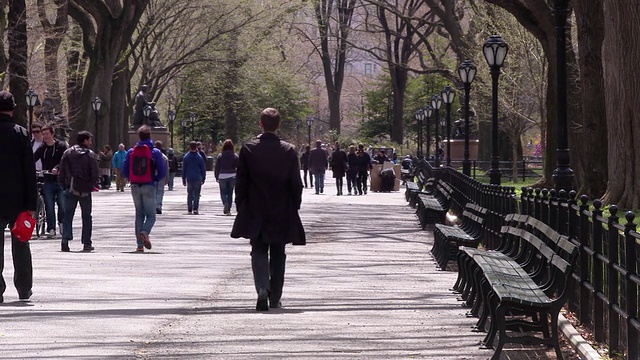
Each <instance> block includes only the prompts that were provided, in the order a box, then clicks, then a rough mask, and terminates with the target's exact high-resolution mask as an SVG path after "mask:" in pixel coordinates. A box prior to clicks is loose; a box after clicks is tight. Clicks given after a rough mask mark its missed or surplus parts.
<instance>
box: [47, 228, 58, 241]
mask: <svg viewBox="0 0 640 360" xmlns="http://www.w3.org/2000/svg"><path fill="white" fill-rule="evenodd" d="M55 236H56V231H55V230H53V229H51V230H49V232H48V233H47V237H48V238H49V239H52V238H54V237H55Z"/></svg>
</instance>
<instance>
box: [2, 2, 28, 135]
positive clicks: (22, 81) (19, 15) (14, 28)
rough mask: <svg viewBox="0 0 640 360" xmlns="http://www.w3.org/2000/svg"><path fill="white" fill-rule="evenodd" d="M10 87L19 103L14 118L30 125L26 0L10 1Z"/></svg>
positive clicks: (8, 33) (18, 121)
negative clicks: (27, 94)
mask: <svg viewBox="0 0 640 360" xmlns="http://www.w3.org/2000/svg"><path fill="white" fill-rule="evenodd" d="M8 19H9V27H8V28H7V38H8V39H9V64H8V70H9V88H10V90H11V93H12V94H13V96H14V98H15V100H16V104H17V105H18V106H17V107H16V109H15V111H14V113H13V119H14V120H15V122H16V123H18V124H23V125H25V126H28V124H29V121H28V117H27V116H26V115H25V114H26V113H27V104H26V101H25V98H24V94H25V93H26V92H27V90H29V82H28V80H27V54H28V52H27V7H26V5H25V2H24V0H10V1H9V14H8Z"/></svg>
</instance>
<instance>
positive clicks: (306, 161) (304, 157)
mask: <svg viewBox="0 0 640 360" xmlns="http://www.w3.org/2000/svg"><path fill="white" fill-rule="evenodd" d="M310 152H311V147H310V146H309V145H307V146H306V148H305V150H304V152H303V153H302V156H300V163H301V164H302V171H303V173H304V175H303V176H302V178H303V179H304V187H305V189H306V188H307V173H309V182H310V183H311V187H313V174H312V173H311V171H309V153H310Z"/></svg>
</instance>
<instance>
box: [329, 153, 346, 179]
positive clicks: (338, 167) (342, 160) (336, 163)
mask: <svg viewBox="0 0 640 360" xmlns="http://www.w3.org/2000/svg"><path fill="white" fill-rule="evenodd" d="M347 167H348V165H347V153H345V152H344V151H342V150H340V149H338V150H336V151H334V152H333V154H331V171H333V177H334V178H341V177H344V175H345V173H346V172H347Z"/></svg>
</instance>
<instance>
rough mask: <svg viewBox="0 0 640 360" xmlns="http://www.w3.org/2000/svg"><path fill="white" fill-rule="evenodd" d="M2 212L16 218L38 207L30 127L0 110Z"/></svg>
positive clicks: (3, 215) (4, 216)
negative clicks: (17, 121) (23, 212)
mask: <svg viewBox="0 0 640 360" xmlns="http://www.w3.org/2000/svg"><path fill="white" fill-rule="evenodd" d="M0 169H2V171H3V175H2V176H0V199H2V201H1V202H0V216H1V217H3V218H5V219H12V218H16V217H17V216H18V214H19V213H20V212H22V211H35V210H36V203H37V201H36V195H37V194H38V190H37V189H36V166H35V162H34V161H33V150H32V149H31V142H30V141H29V134H28V133H27V129H25V128H23V127H22V126H20V125H17V124H15V123H14V122H13V119H12V118H11V116H9V115H7V114H0Z"/></svg>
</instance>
